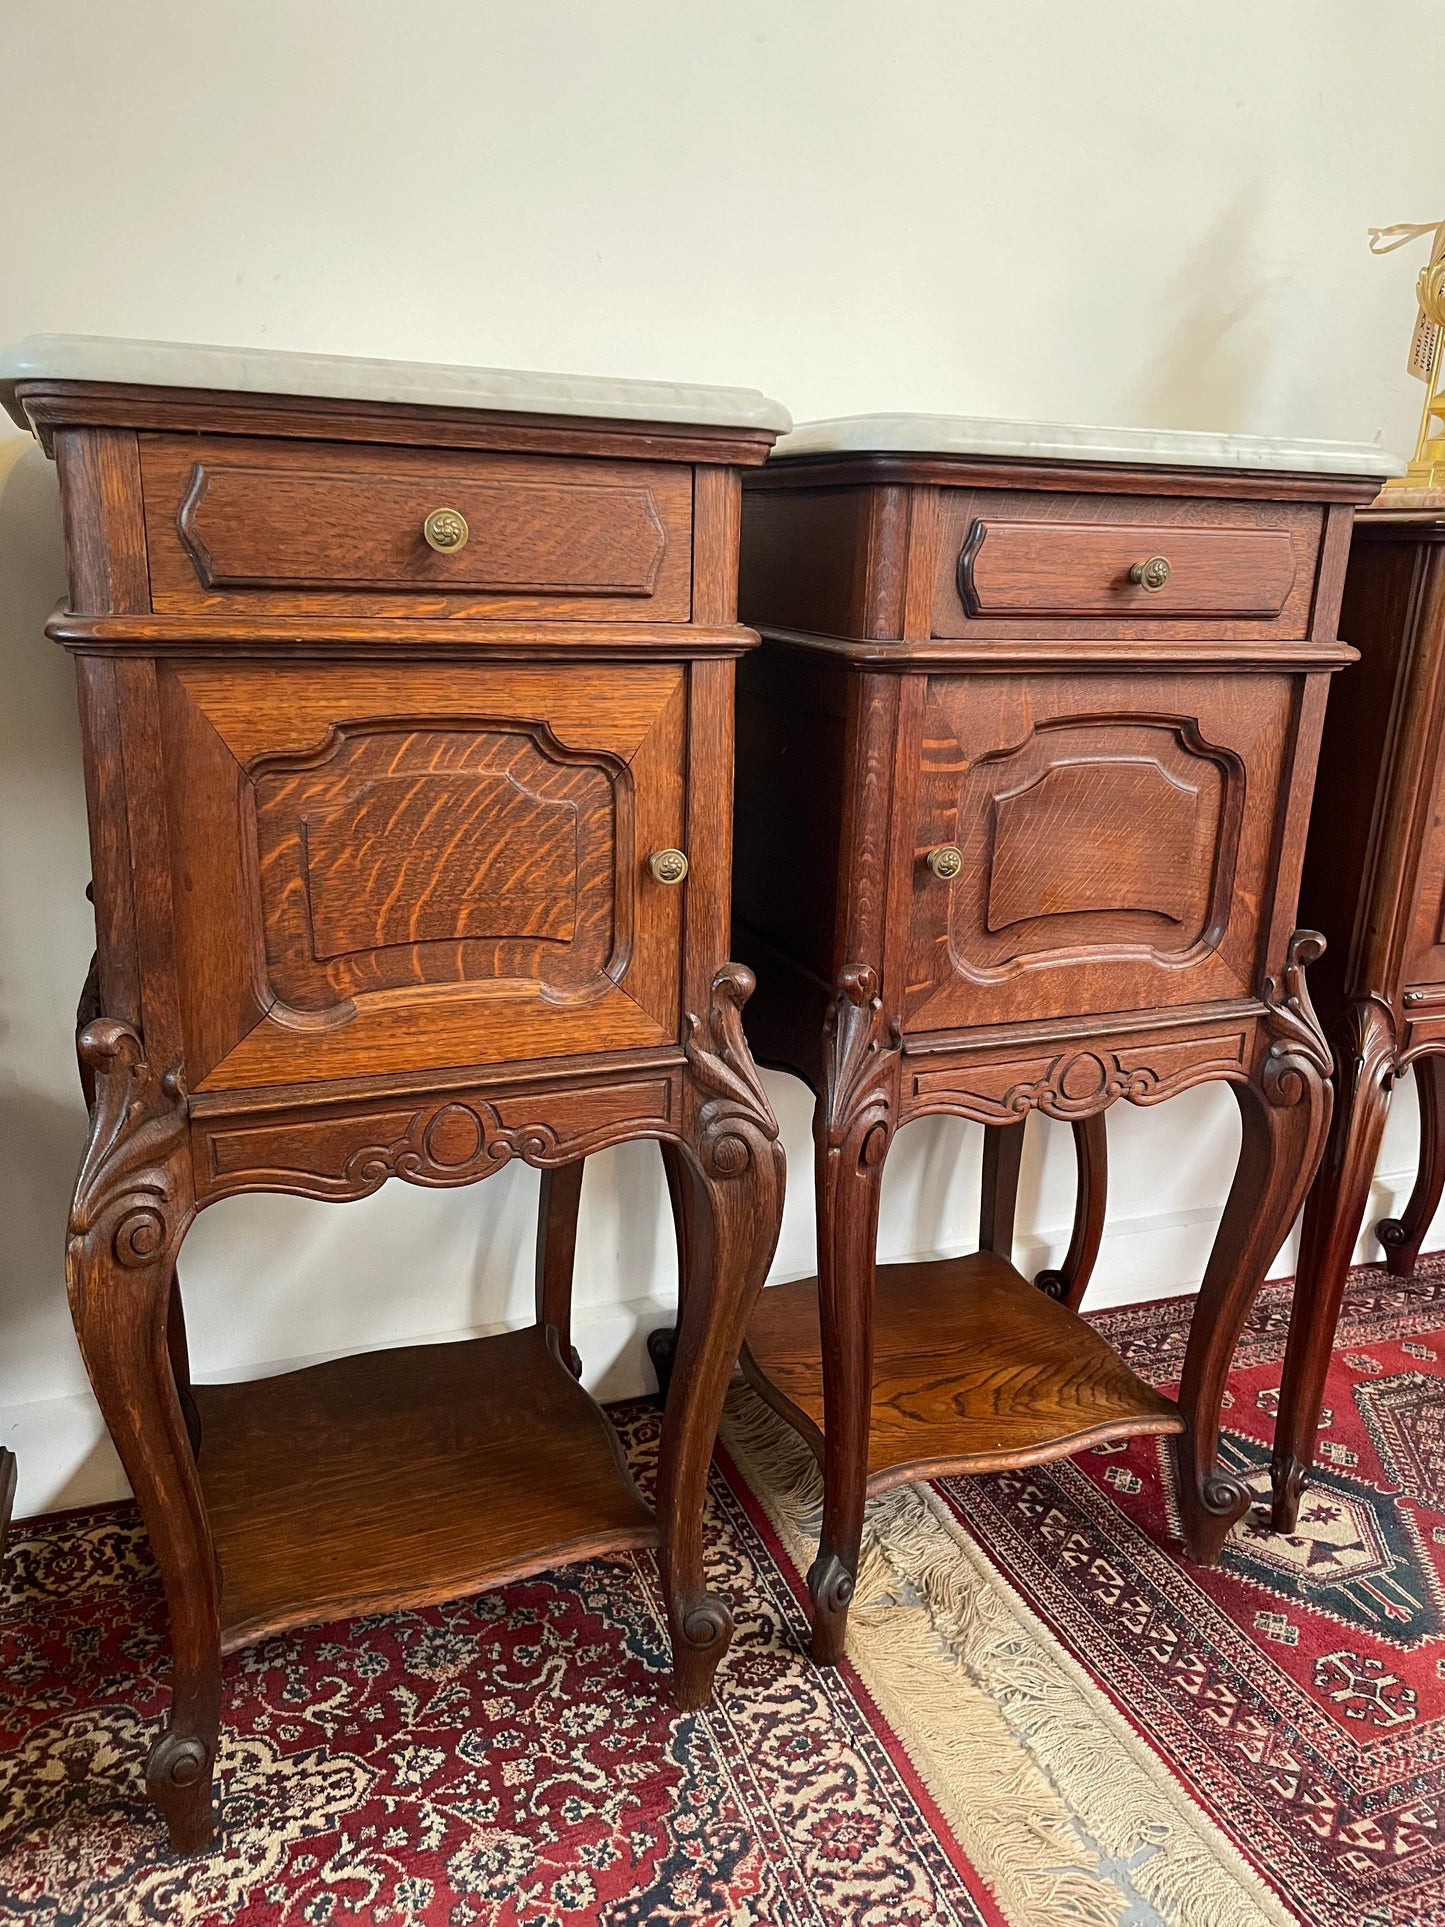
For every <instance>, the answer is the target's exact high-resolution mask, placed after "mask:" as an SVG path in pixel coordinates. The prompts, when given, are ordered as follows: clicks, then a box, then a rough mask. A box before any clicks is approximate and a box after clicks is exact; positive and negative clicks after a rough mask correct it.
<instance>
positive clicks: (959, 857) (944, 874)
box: [923, 843, 963, 883]
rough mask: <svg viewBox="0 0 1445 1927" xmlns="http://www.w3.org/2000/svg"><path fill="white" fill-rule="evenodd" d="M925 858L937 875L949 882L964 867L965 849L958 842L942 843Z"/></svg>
mask: <svg viewBox="0 0 1445 1927" xmlns="http://www.w3.org/2000/svg"><path fill="white" fill-rule="evenodd" d="M923 860H924V862H925V863H926V864H927V865H928V867H929V869H930V870H932V872H933V874H934V875H935V876H936V877H941V878H942V880H943V881H944V882H945V883H949V882H951V881H952V879H953V878H954V877H956V876H957V875H958V873H959V871H960V870H961V869H962V868H963V851H962V850H960V849H959V847H958V845H957V844H956V843H940V844H939V846H938V848H937V849H936V850H930V851H929V852H928V855H927V856H926V857H925V858H924V859H923Z"/></svg>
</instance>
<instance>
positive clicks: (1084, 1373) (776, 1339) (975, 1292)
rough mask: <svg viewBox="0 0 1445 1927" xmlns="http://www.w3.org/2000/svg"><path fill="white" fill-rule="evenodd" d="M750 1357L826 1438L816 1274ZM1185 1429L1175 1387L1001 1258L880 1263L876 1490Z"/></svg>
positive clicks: (794, 1290)
mask: <svg viewBox="0 0 1445 1927" xmlns="http://www.w3.org/2000/svg"><path fill="white" fill-rule="evenodd" d="M743 1363H744V1369H745V1370H746V1371H747V1373H748V1376H749V1378H750V1379H751V1380H752V1381H753V1383H754V1384H755V1385H756V1386H757V1387H758V1389H759V1390H760V1391H761V1392H762V1393H763V1395H764V1397H766V1398H768V1400H769V1402H770V1403H771V1404H773V1405H774V1406H776V1407H777V1409H778V1410H780V1411H783V1412H784V1414H785V1416H787V1417H789V1418H792V1419H793V1421H794V1423H796V1424H798V1426H799V1429H800V1430H801V1431H803V1432H804V1434H805V1436H809V1437H810V1438H811V1440H812V1442H813V1444H814V1447H815V1449H817V1447H818V1445H819V1444H820V1440H821V1428H822V1425H823V1383H822V1369H821V1364H820V1349H819V1335H818V1281H817V1279H816V1278H800V1279H798V1280H797V1281H796V1282H794V1283H792V1284H787V1285H775V1286H773V1287H772V1288H771V1289H770V1290H767V1291H765V1292H764V1293H763V1295H762V1298H761V1299H760V1301H759V1304H758V1309H757V1311H756V1312H755V1313H754V1315H753V1322H752V1325H751V1326H750V1328H749V1331H748V1349H747V1352H746V1353H745V1354H744V1360H743ZM789 1408H790V1409H789ZM1183 1429H1184V1420H1183V1418H1182V1416H1181V1415H1180V1411H1179V1408H1178V1406H1177V1405H1175V1403H1174V1402H1173V1400H1172V1399H1168V1398H1165V1397H1164V1395H1163V1394H1162V1393H1160V1392H1156V1391H1154V1390H1152V1389H1151V1387H1149V1386H1148V1385H1146V1384H1145V1383H1144V1381H1143V1380H1142V1379H1140V1378H1137V1377H1136V1376H1135V1374H1134V1373H1133V1372H1131V1371H1130V1370H1129V1368H1128V1366H1127V1365H1125V1364H1124V1363H1123V1361H1122V1360H1121V1359H1120V1358H1119V1356H1118V1354H1117V1353H1116V1352H1114V1351H1113V1349H1112V1348H1111V1347H1110V1346H1109V1345H1108V1344H1106V1343H1105V1341H1104V1340H1103V1339H1102V1338H1101V1337H1100V1336H1099V1334H1098V1333H1097V1332H1096V1331H1095V1330H1094V1329H1093V1327H1092V1326H1091V1325H1089V1324H1086V1323H1085V1321H1084V1320H1083V1319H1082V1318H1080V1317H1079V1316H1078V1314H1077V1313H1076V1312H1072V1311H1069V1310H1068V1309H1067V1308H1066V1307H1065V1306H1063V1305H1059V1304H1056V1303H1055V1302H1054V1301H1053V1299H1051V1298H1046V1297H1045V1296H1044V1294H1043V1292H1041V1291H1039V1290H1037V1289H1036V1288H1035V1287H1034V1286H1033V1285H1031V1284H1030V1283H1029V1282H1028V1280H1027V1279H1025V1278H1023V1277H1021V1276H1020V1274H1019V1273H1018V1272H1017V1271H1015V1270H1014V1268H1013V1266H1012V1265H1009V1264H1005V1263H1004V1261H1003V1260H1002V1259H1001V1258H996V1257H994V1256H993V1255H992V1254H991V1253H988V1252H977V1253H975V1254H974V1255H972V1256H971V1257H967V1258H939V1259H932V1260H929V1261H926V1262H924V1263H920V1264H907V1265H880V1266H879V1267H878V1275H877V1293H876V1299H875V1311H874V1325H873V1417H872V1428H871V1433H870V1440H869V1452H868V1490H869V1491H870V1492H882V1491H886V1490H887V1488H888V1487H889V1486H892V1485H900V1484H902V1483H904V1481H905V1480H907V1479H912V1478H923V1477H929V1476H932V1475H934V1474H937V1473H941V1472H944V1471H962V1472H996V1471H1001V1470H1003V1469H1004V1468H1005V1467H1007V1466H1014V1465H1034V1464H1037V1463H1038V1462H1039V1461H1040V1460H1043V1459H1054V1458H1063V1457H1066V1456H1067V1455H1068V1454H1069V1453H1071V1452H1078V1451H1082V1450H1083V1449H1084V1448H1085V1447H1086V1446H1090V1445H1100V1444H1103V1443H1104V1441H1105V1440H1107V1439H1120V1438H1133V1437H1136V1436H1138V1435H1139V1434H1140V1433H1145V1432H1182V1431H1183Z"/></svg>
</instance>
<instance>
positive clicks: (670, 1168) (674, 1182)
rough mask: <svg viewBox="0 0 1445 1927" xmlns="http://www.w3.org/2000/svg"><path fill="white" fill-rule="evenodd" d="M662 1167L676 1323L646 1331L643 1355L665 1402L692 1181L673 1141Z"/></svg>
mask: <svg viewBox="0 0 1445 1927" xmlns="http://www.w3.org/2000/svg"><path fill="white" fill-rule="evenodd" d="M659 1148H660V1150H661V1152H662V1169H663V1172H664V1174H665V1176H666V1178H667V1198H668V1203H669V1204H670V1205H671V1207H672V1226H673V1232H674V1234H675V1236H676V1238H677V1324H676V1325H659V1326H658V1328H657V1330H656V1331H651V1332H649V1333H648V1334H647V1356H648V1357H649V1358H650V1359H651V1360H652V1369H653V1370H654V1371H655V1372H656V1373H657V1392H658V1396H659V1398H661V1400H662V1402H663V1404H664V1405H665V1404H666V1403H667V1388H668V1386H669V1385H670V1384H671V1383H672V1361H673V1358H674V1357H675V1356H676V1353H677V1332H678V1326H679V1325H681V1323H682V1307H683V1300H684V1298H685V1297H686V1295H687V1280H688V1274H689V1269H690V1265H691V1260H690V1258H689V1255H688V1243H687V1239H688V1230H687V1223H688V1187H689V1185H690V1184H691V1182H692V1180H691V1177H690V1175H689V1172H688V1166H687V1159H686V1158H685V1157H684V1156H683V1154H682V1152H681V1151H680V1150H679V1149H678V1148H677V1146H676V1145H675V1144H666V1143H664V1144H662V1145H660V1146H659Z"/></svg>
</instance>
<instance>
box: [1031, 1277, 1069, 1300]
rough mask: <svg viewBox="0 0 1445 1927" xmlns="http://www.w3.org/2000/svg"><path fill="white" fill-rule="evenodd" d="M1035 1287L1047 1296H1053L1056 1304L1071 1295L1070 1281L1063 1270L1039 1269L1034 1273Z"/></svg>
mask: <svg viewBox="0 0 1445 1927" xmlns="http://www.w3.org/2000/svg"><path fill="white" fill-rule="evenodd" d="M1034 1287H1035V1289H1036V1290H1038V1291H1041V1292H1042V1293H1043V1294H1044V1296H1045V1298H1052V1299H1053V1300H1054V1302H1055V1304H1062V1303H1063V1301H1064V1300H1065V1299H1066V1298H1067V1297H1068V1295H1069V1281H1068V1279H1067V1278H1066V1277H1065V1276H1064V1274H1063V1272H1061V1271H1039V1272H1036V1273H1035V1274H1034Z"/></svg>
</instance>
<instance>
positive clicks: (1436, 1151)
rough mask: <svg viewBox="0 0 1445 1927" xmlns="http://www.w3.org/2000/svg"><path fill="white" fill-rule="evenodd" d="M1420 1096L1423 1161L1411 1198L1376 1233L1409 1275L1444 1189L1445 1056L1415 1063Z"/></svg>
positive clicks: (1390, 1262) (1398, 1270) (1399, 1270)
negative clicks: (1395, 1215) (1399, 1211)
mask: <svg viewBox="0 0 1445 1927" xmlns="http://www.w3.org/2000/svg"><path fill="white" fill-rule="evenodd" d="M1415 1089H1416V1091H1417V1092H1418V1094H1419V1098H1420V1164H1419V1169H1418V1171H1417V1173H1416V1177H1415V1187H1414V1189H1413V1190H1412V1191H1411V1193H1410V1199H1409V1202H1408V1203H1407V1204H1406V1206H1405V1209H1404V1212H1403V1214H1402V1215H1401V1216H1400V1217H1398V1218H1381V1220H1380V1222H1379V1223H1378V1224H1377V1225H1376V1226H1375V1236H1376V1237H1377V1238H1378V1239H1379V1241H1380V1243H1381V1244H1382V1245H1383V1246H1384V1247H1385V1267H1386V1269H1387V1270H1388V1271H1389V1272H1390V1273H1391V1274H1392V1275H1393V1276H1394V1277H1396V1278H1408V1277H1409V1276H1410V1275H1411V1273H1412V1272H1413V1271H1414V1269H1415V1261H1416V1260H1417V1259H1418V1258H1419V1256H1420V1245H1421V1243H1422V1241H1423V1239H1424V1237H1425V1233H1426V1232H1427V1231H1428V1230H1429V1229H1430V1225H1431V1222H1432V1220H1433V1219H1434V1216H1435V1213H1436V1212H1437V1211H1438V1210H1439V1208H1440V1195H1441V1193H1442V1191H1445V1057H1422V1058H1419V1059H1418V1060H1417V1062H1416V1064H1415Z"/></svg>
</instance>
